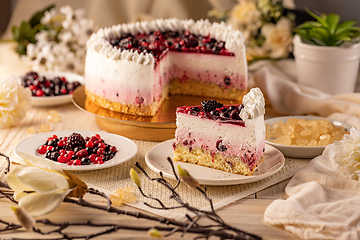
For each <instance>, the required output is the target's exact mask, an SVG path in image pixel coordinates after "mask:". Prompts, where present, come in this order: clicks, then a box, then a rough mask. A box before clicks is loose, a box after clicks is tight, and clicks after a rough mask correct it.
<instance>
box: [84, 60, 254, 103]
mask: <svg viewBox="0 0 360 240" xmlns="http://www.w3.org/2000/svg"><path fill="white" fill-rule="evenodd" d="M170 54H172V53H170ZM175 54H184V53H175ZM186 54H192V56H191V57H192V58H194V59H195V60H196V59H197V58H198V57H199V58H201V57H204V56H201V55H205V54H199V53H186ZM206 55H207V54H206ZM168 57H169V56H168V54H167V55H165V56H164V57H163V58H162V59H161V61H160V62H159V63H158V64H155V69H154V71H153V73H152V74H153V79H154V81H153V83H152V87H150V86H149V89H146V88H142V89H134V87H133V86H132V85H129V86H121V88H120V87H116V86H114V85H113V84H111V81H109V80H110V79H104V78H100V79H98V77H99V76H91V75H89V74H87V75H86V86H87V88H88V89H89V90H90V91H91V92H92V93H94V94H95V95H98V96H102V97H105V98H106V99H107V100H110V101H113V102H120V103H123V104H143V105H149V104H151V103H153V102H154V101H160V100H161V97H162V90H163V87H164V86H166V85H167V84H168V83H169V81H170V80H172V79H174V78H178V79H180V81H181V82H186V81H187V80H188V79H196V80H199V81H201V82H204V83H214V84H216V85H218V86H220V87H223V88H229V89H231V88H237V89H241V90H244V89H246V88H247V80H246V76H245V75H240V74H236V73H228V74H226V73H225V72H224V71H220V70H212V69H211V67H209V69H200V70H198V69H196V68H193V69H190V68H187V69H184V68H182V67H180V66H177V65H170V64H166V62H167V61H168ZM219 57H221V58H227V59H229V58H234V57H233V56H217V58H219ZM162 62H165V68H164V67H161V66H162V64H163V63H162ZM166 65H168V66H166ZM131 67H134V68H135V67H138V68H139V70H138V71H139V72H140V71H148V70H149V68H145V69H144V66H142V65H138V64H136V63H134V65H133V66H131ZM113 71H117V70H116V69H115V70H113ZM136 72H137V71H136V70H135V69H134V76H136ZM119 74H121V73H119ZM225 78H228V79H227V80H226V81H224V79H225ZM137 80H138V79H132V80H131V79H129V81H137ZM226 82H227V83H229V84H226Z"/></svg>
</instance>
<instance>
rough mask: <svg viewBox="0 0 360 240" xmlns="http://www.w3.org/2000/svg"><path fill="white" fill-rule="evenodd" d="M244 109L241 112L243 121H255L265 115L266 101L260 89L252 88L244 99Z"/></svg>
mask: <svg viewBox="0 0 360 240" xmlns="http://www.w3.org/2000/svg"><path fill="white" fill-rule="evenodd" d="M243 105H244V108H243V109H242V110H241V112H240V117H241V118H242V119H243V120H247V119H254V118H257V117H259V116H262V115H264V114H265V100H264V96H263V94H262V92H261V90H260V88H252V89H251V90H250V92H248V93H247V94H246V95H245V96H244V98H243Z"/></svg>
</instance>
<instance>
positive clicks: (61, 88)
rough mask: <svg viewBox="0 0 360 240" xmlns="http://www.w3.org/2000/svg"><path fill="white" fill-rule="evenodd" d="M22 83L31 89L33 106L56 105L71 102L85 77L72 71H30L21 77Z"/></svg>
mask: <svg viewBox="0 0 360 240" xmlns="http://www.w3.org/2000/svg"><path fill="white" fill-rule="evenodd" d="M21 84H22V85H23V86H24V87H26V88H29V89H30V90H31V95H32V97H31V105H32V106H35V107H46V106H56V105H62V104H66V103H70V102H71V99H72V93H73V92H74V90H75V89H76V88H77V87H79V86H81V85H82V84H84V77H83V76H81V75H79V74H76V73H70V72H42V73H37V72H28V73H26V74H25V75H24V76H22V77H21Z"/></svg>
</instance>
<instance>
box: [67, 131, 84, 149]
mask: <svg viewBox="0 0 360 240" xmlns="http://www.w3.org/2000/svg"><path fill="white" fill-rule="evenodd" d="M66 147H67V148H70V149H73V150H74V149H75V148H76V147H81V148H84V147H85V140H84V138H83V136H81V134H80V133H72V134H71V135H70V136H69V137H68V140H67V141H66Z"/></svg>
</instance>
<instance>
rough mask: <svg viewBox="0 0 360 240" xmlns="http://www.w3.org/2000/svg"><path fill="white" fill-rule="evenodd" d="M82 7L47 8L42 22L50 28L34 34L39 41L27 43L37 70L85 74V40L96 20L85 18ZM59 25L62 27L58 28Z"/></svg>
mask: <svg viewBox="0 0 360 240" xmlns="http://www.w3.org/2000/svg"><path fill="white" fill-rule="evenodd" d="M84 16H85V11H84V10H83V9H77V10H75V11H74V10H73V9H72V8H71V7H70V6H63V7H61V8H60V10H59V11H57V10H56V9H55V8H52V9H51V10H50V11H46V12H45V14H44V17H43V18H42V19H41V23H42V24H44V25H46V26H47V28H49V29H50V30H43V31H40V32H38V33H37V34H36V35H35V39H36V40H37V42H36V43H35V44H28V47H27V55H25V56H22V57H21V58H22V59H24V60H26V61H29V62H30V63H31V68H32V70H34V71H40V72H42V71H67V72H75V73H78V74H83V72H84V67H85V55H86V42H87V41H88V39H89V37H90V35H91V34H92V33H93V32H94V31H95V27H94V22H93V21H92V20H89V19H86V18H84ZM59 29H60V30H59Z"/></svg>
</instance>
